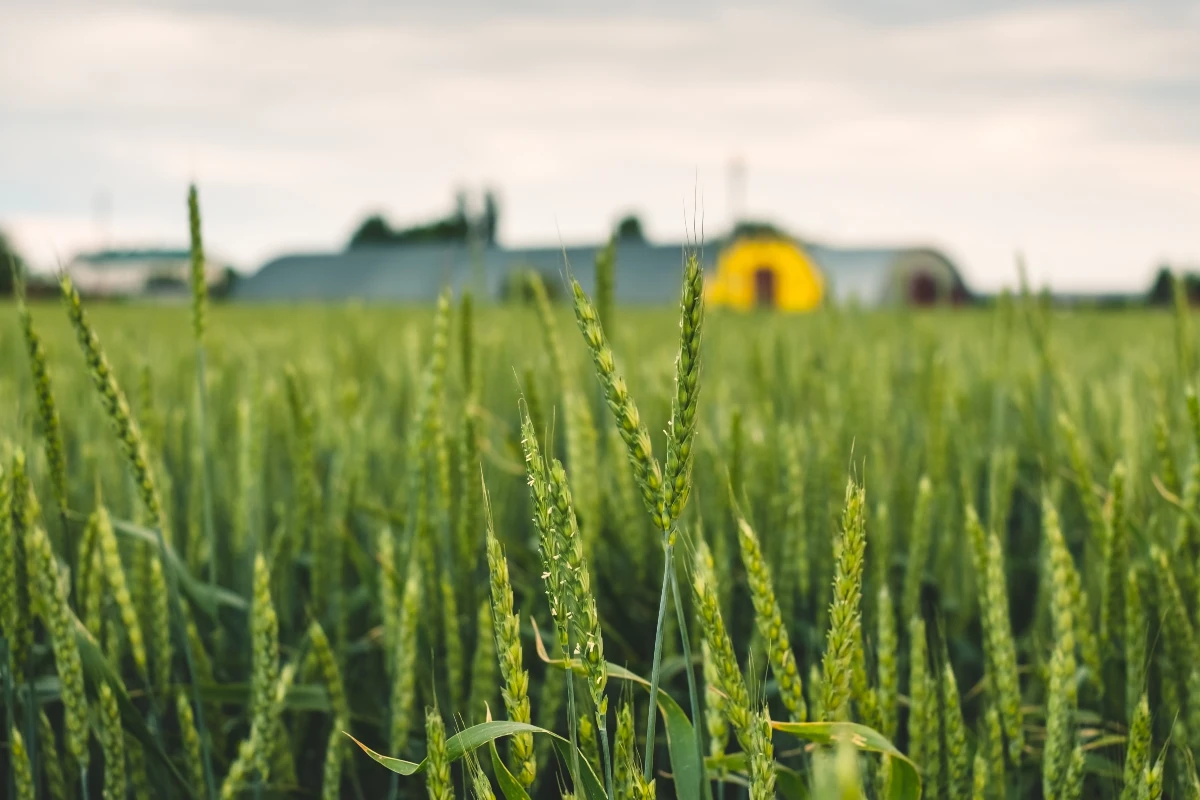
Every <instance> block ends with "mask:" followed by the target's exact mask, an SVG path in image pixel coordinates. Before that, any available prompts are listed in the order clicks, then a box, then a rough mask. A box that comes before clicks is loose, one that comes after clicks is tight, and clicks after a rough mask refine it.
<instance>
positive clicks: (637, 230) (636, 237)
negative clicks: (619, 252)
mask: <svg viewBox="0 0 1200 800" xmlns="http://www.w3.org/2000/svg"><path fill="white" fill-rule="evenodd" d="M616 238H617V239H618V240H619V241H622V242H644V241H646V234H645V232H643V231H642V220H641V218H640V217H638V216H637V215H636V214H626V215H625V216H624V217H622V218H621V219H620V221H619V222H617V233H616Z"/></svg>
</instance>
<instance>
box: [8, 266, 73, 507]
mask: <svg viewBox="0 0 1200 800" xmlns="http://www.w3.org/2000/svg"><path fill="white" fill-rule="evenodd" d="M13 293H14V294H15V295H16V298H17V316H18V317H19V318H20V321H21V332H22V334H23V335H24V337H25V348H26V350H27V351H28V353H29V369H30V372H31V373H32V377H33V388H34V392H35V393H36V394H37V407H38V417H39V419H40V420H41V423H42V436H43V438H44V445H43V447H44V449H45V453H46V463H47V465H48V467H49V470H50V486H51V488H52V489H53V491H54V499H55V500H56V501H58V508H59V511H60V512H62V511H64V510H65V509H66V507H67V457H66V447H65V446H64V445H63V434H62V422H61V421H60V419H59V413H58V404H57V403H56V402H55V400H54V384H53V382H52V381H51V379H50V369H49V367H48V366H47V365H46V348H45V346H44V345H43V344H42V339H41V337H40V336H39V335H38V332H37V330H35V329H34V327H33V316H32V315H31V314H30V313H29V307H28V306H26V305H25V280H24V275H23V274H22V273H21V271H20V270H19V269H16V268H15V267H14V270H13Z"/></svg>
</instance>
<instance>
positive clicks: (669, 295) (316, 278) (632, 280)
mask: <svg viewBox="0 0 1200 800" xmlns="http://www.w3.org/2000/svg"><path fill="white" fill-rule="evenodd" d="M724 244H725V242H723V241H720V240H718V241H715V242H708V243H706V244H705V245H704V246H703V247H702V249H701V260H702V263H703V265H704V268H705V269H706V270H708V271H711V270H713V269H714V267H715V261H716V256H717V254H718V253H719V252H720V250H721V248H722V247H723V245H724ZM802 246H803V247H804V249H805V250H806V251H807V252H808V253H809V255H810V256H811V257H812V258H813V260H814V261H815V262H816V263H817V266H818V267H819V268H820V269H821V271H822V273H823V274H824V277H825V280H826V283H827V291H828V293H829V296H830V297H831V298H833V299H834V300H835V301H837V302H842V301H845V300H849V299H851V298H853V297H857V298H858V300H859V301H860V302H863V303H867V304H872V305H873V304H880V303H884V302H887V301H888V299H889V291H890V283H891V281H892V279H893V278H894V276H895V275H896V274H897V273H898V272H899V271H900V269H901V267H902V265H905V264H912V263H914V261H919V262H925V263H928V264H929V265H930V266H932V267H934V268H935V269H938V270H941V271H946V270H948V271H949V273H950V274H951V275H953V276H955V278H956V280H958V281H959V282H961V278H960V277H959V276H958V271H957V270H956V269H955V267H954V265H953V264H952V263H951V262H950V261H949V259H947V258H946V257H945V256H944V255H942V254H941V253H939V252H938V251H936V250H932V249H927V248H888V247H879V248H840V247H830V246H827V245H821V244H816V243H811V242H804V243H802ZM684 247H685V246H684V245H683V244H651V243H647V242H636V241H626V242H619V243H618V245H617V253H616V299H617V301H618V302H620V303H622V304H640V303H646V304H661V303H667V302H671V301H673V300H675V299H677V298H678V296H679V287H680V275H681V272H682V269H683V255H684ZM600 249H601V247H600V246H596V245H592V246H566V247H536V248H515V249H508V248H501V247H488V248H485V249H483V250H482V251H480V252H479V253H478V254H472V252H471V251H470V250H469V249H468V247H467V246H466V245H464V244H462V243H457V242H454V243H436V244H411V245H379V246H372V247H362V248H355V249H349V250H345V251H342V252H333V253H310V254H298V255H285V256H282V257H280V258H276V259H274V260H272V261H269V262H267V263H266V264H264V265H263V267H262V268H261V269H259V270H258V271H257V272H256V273H254V274H253V275H250V276H247V277H244V278H242V279H241V280H239V281H238V282H237V284H236V287H235V289H234V294H233V296H234V297H235V298H236V299H239V300H249V301H280V302H304V301H322V300H334V301H337V300H352V299H354V300H361V301H368V302H369V301H381V302H413V303H419V302H428V301H429V300H431V299H433V298H434V297H436V296H437V294H438V292H439V291H440V290H441V289H442V288H445V287H449V288H451V289H453V290H454V291H455V292H456V293H461V291H462V290H463V289H465V288H467V287H475V288H477V289H481V290H482V291H484V292H486V293H487V295H489V296H492V297H495V296H497V295H499V293H500V291H501V287H502V285H503V283H504V280H505V278H506V277H507V276H508V275H509V274H510V273H511V272H512V271H513V270H514V269H516V268H521V267H523V268H533V269H536V270H538V271H539V272H542V273H543V274H544V275H546V276H547V280H553V279H557V280H560V281H561V280H565V276H566V274H567V271H568V269H569V270H570V272H571V274H572V275H573V276H574V277H575V278H576V279H578V280H579V282H580V284H581V285H582V286H583V288H584V290H585V291H587V292H589V293H590V292H592V291H593V290H594V288H595V287H594V284H595V263H596V255H597V253H598V252H599V251H600ZM479 279H482V281H483V284H484V285H483V286H477V284H476V281H477V280H479ZM561 285H562V284H561V283H560V286H561Z"/></svg>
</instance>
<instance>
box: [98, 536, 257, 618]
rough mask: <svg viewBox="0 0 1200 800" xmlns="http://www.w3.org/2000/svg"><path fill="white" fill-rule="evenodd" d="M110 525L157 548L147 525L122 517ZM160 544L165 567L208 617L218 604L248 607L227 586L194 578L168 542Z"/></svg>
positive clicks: (154, 538) (239, 609)
mask: <svg viewBox="0 0 1200 800" xmlns="http://www.w3.org/2000/svg"><path fill="white" fill-rule="evenodd" d="M112 526H113V530H115V531H116V532H117V533H120V534H123V535H125V536H129V537H132V538H134V539H140V540H142V541H143V542H145V543H146V544H148V545H150V546H151V547H153V548H154V549H155V550H157V549H158V534H156V533H155V532H154V531H152V530H150V529H149V528H143V527H142V526H140V525H134V524H133V523H132V522H126V521H125V520H122V519H114V520H113V521H112ZM164 545H165V546H166V556H167V557H166V562H167V566H169V567H170V568H171V569H172V570H173V571H174V572H175V575H176V576H177V577H178V578H179V585H180V586H181V587H182V588H183V591H184V592H186V593H187V596H188V597H190V598H191V599H192V602H194V603H195V604H196V605H197V606H199V607H200V608H201V609H202V610H203V611H204V612H205V613H206V614H208V615H209V616H210V617H215V616H216V615H217V610H218V609H219V608H220V607H221V606H228V607H230V608H235V609H237V610H238V611H246V610H247V609H248V608H249V604H247V602H246V599H245V598H244V597H242V596H241V595H237V594H234V593H233V592H231V591H229V590H228V589H222V588H221V587H220V586H217V585H215V584H210V583H205V582H203V581H198V580H196V579H195V578H194V577H193V576H192V574H191V573H190V572H188V569H187V567H186V566H185V565H184V563H183V561H182V560H180V558H179V556H178V555H177V554H176V553H175V550H174V549H172V547H171V545H170V544H168V543H165V542H164Z"/></svg>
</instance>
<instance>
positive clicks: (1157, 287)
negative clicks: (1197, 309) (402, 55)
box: [1146, 265, 1200, 306]
mask: <svg viewBox="0 0 1200 800" xmlns="http://www.w3.org/2000/svg"><path fill="white" fill-rule="evenodd" d="M1179 280H1181V281H1183V292H1184V296H1186V297H1187V299H1188V303H1189V304H1194V303H1196V302H1198V301H1200V274H1198V273H1195V272H1180V273H1179ZM1174 281H1175V276H1174V275H1173V274H1172V270H1171V268H1170V267H1169V266H1166V265H1163V266H1162V267H1160V268H1159V270H1158V273H1157V274H1156V275H1155V276H1154V282H1153V283H1152V284H1150V291H1149V292H1147V293H1146V302H1147V303H1148V304H1150V305H1152V306H1166V305H1170V304H1171V303H1173V302H1175V300H1174V297H1175V287H1174Z"/></svg>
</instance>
